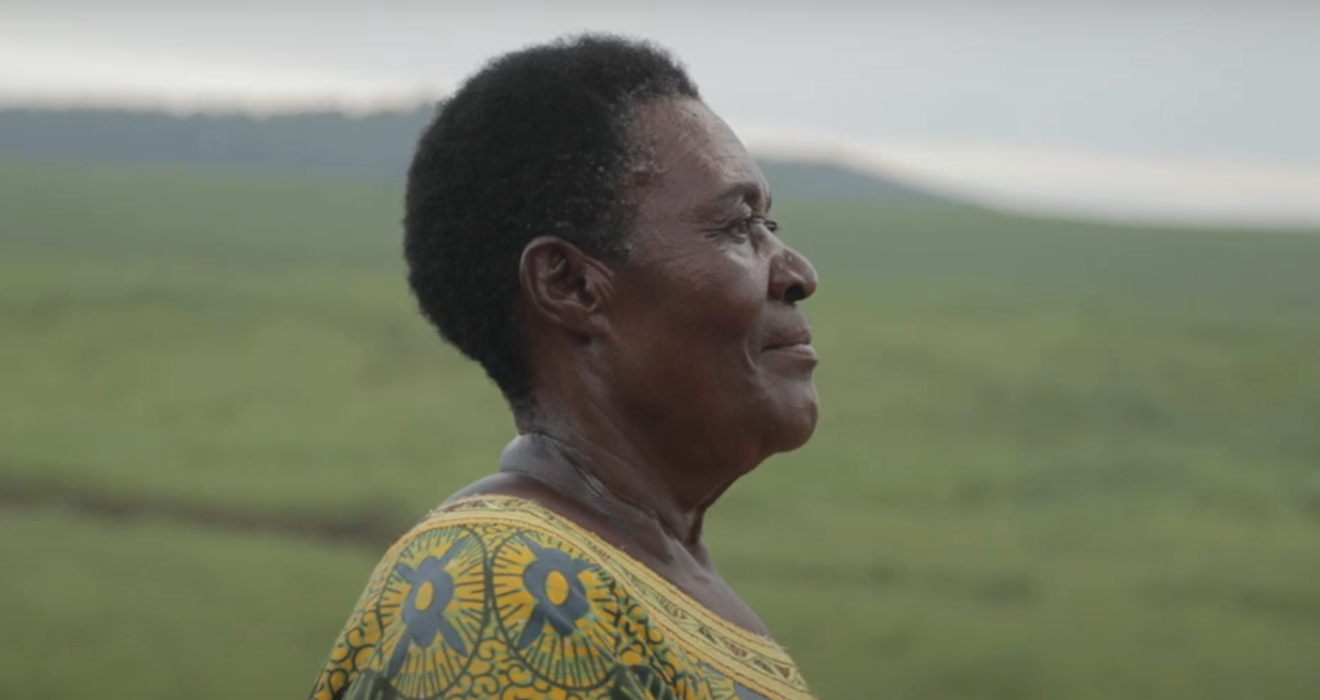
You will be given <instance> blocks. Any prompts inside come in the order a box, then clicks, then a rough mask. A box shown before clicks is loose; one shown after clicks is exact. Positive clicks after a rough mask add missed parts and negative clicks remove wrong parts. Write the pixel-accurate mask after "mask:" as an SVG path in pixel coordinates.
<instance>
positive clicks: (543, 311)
mask: <svg viewBox="0 0 1320 700" xmlns="http://www.w3.org/2000/svg"><path fill="white" fill-rule="evenodd" d="M612 274H613V273H612V271H611V270H610V268H609V267H608V266H607V265H606V264H605V263H603V262H601V261H600V260H598V259H596V258H595V257H593V256H591V255H588V254H587V253H585V252H583V251H582V250H581V249H580V248H578V247H577V246H575V245H573V244H572V243H569V242H568V241H565V240H564V239H562V238H558V237H556V236H541V237H539V238H536V239H534V240H533V241H532V242H530V243H528V244H527V247H526V248H523V254H522V259H521V260H520V261H519V266H518V277H519V283H520V285H521V287H522V294H523V295H524V297H525V299H526V300H527V301H528V302H530V307H531V308H532V310H533V312H534V313H536V314H537V315H538V316H540V317H541V318H543V319H544V320H546V321H549V322H550V323H553V324H554V325H557V326H562V327H564V328H565V329H567V330H570V331H573V332H576V333H579V334H582V335H599V334H601V333H603V332H604V331H605V330H606V329H607V328H608V321H607V318H606V316H605V313H604V312H605V309H606V307H607V305H608V299H609V295H610V278H611V276H612Z"/></svg>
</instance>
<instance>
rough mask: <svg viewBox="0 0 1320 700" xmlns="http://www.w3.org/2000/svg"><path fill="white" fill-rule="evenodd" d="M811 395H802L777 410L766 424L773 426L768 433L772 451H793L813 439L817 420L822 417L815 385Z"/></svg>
mask: <svg viewBox="0 0 1320 700" xmlns="http://www.w3.org/2000/svg"><path fill="white" fill-rule="evenodd" d="M808 393H809V396H802V397H800V398H799V400H796V401H792V402H790V403H789V404H788V405H785V406H783V407H782V408H781V409H780V410H779V411H776V414H777V415H776V416H775V418H774V420H770V421H767V422H766V424H768V425H770V426H773V429H772V430H771V431H770V433H769V435H768V442H769V447H770V451H771V453H779V452H792V451H793V450H796V449H798V448H799V447H802V446H803V445H805V444H807V442H808V441H810V440H811V436H812V435H813V434H815V432H816V421H817V419H818V418H819V417H820V402H819V400H818V399H817V398H816V390H815V388H814V387H813V388H812V389H811V391H810V392H808Z"/></svg>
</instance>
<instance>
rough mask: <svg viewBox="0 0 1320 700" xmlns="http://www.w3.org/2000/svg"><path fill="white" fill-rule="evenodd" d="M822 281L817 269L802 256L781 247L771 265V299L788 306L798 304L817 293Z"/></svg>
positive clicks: (790, 249) (785, 247)
mask: <svg viewBox="0 0 1320 700" xmlns="http://www.w3.org/2000/svg"><path fill="white" fill-rule="evenodd" d="M819 283H820V279H819V278H818V277H817V276H816V268H815V267H813V266H812V264H811V261H810V260H807V259H806V257H804V256H803V255H802V254H800V253H798V252H797V251H795V250H793V249H792V248H789V247H788V246H780V249H779V251H778V252H777V253H776V254H775V257H774V260H773V261H771V264H770V297H771V298H772V299H775V300H777V301H782V302H784V303H786V304H796V303H797V302H799V301H802V300H803V299H806V298H808V297H810V296H811V295H812V294H815V293H816V286H817V285H818V284H819Z"/></svg>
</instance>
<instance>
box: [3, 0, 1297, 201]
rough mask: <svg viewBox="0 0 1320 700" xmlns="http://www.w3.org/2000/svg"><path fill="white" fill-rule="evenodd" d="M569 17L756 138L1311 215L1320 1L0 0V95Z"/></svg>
mask: <svg viewBox="0 0 1320 700" xmlns="http://www.w3.org/2000/svg"><path fill="white" fill-rule="evenodd" d="M587 29H596V30H609V31H617V32H623V33H627V34H631V35H637V36H643V37H647V38H651V39H654V40H656V41H658V42H659V43H661V44H663V45H665V46H667V47H669V48H671V49H673V50H674V52H675V53H676V54H677V55H678V56H679V57H680V58H681V59H682V60H683V61H684V62H685V63H686V64H687V65H688V66H689V68H690V69H691V71H692V73H693V76H694V77H695V78H696V80H697V82H698V84H699V85H700V87H701V89H702V91H703V93H704V94H705V96H706V98H707V101H708V102H709V103H710V104H711V105H712V107H714V108H715V110H716V111H718V112H719V113H721V114H723V115H724V116H725V117H726V118H727V119H728V120H729V121H730V122H731V123H732V124H733V125H734V127H735V129H737V130H738V131H739V132H740V133H742V134H743V135H744V137H745V139H746V140H747V141H748V142H749V143H751V144H752V145H753V146H755V147H760V148H761V149H762V150H769V149H771V148H776V149H778V150H784V151H786V150H792V149H797V150H801V151H808V152H822V151H828V152H830V153H832V154H835V155H838V156H840V157H844V158H847V159H849V160H851V161H853V162H856V163H859V164H862V165H865V166H873V167H887V168H890V169H894V170H897V171H901V172H904V173H907V174H909V175H912V176H914V177H918V178H921V179H925V180H927V181H929V182H934V183H937V184H939V185H941V186H945V187H949V188H954V189H958V190H960V191H966V192H971V193H974V194H976V195H977V196H981V197H985V198H990V199H995V200H999V201H1004V202H1009V203H1016V204H1025V205H1030V206H1035V207H1040V208H1047V209H1076V210H1085V211H1092V212H1103V213H1107V214H1113V215H1119V216H1183V217H1192V218H1239V219H1271V220H1288V219H1295V220H1311V221H1320V0H1291V1H1290V0H1255V1H1254V2H1253V1H1251V0H1236V1H1233V2H1228V1H1220V2H1215V1H1214V0H1202V1H1201V2H1174V1H1172V0H1109V1H1107V2H1099V1H1097V2H1068V1H1067V0H1054V1H1052V2H1046V1H1042V0H1035V1H1031V2H1027V1H1022V0H1018V1H1013V0H993V1H989V0H980V1H979V2H970V1H969V2H955V1H954V0H924V1H917V0H911V1H898V0H890V1H889V2H884V1H880V2H871V3H865V2H846V1H844V0H808V1H800V2H799V1H794V2H784V1H778V2H776V1H775V0H763V1H762V2H744V1H739V0H706V1H705V2H688V1H682V0H651V1H650V2H630V1H627V0H613V1H610V2H607V1H603V0H597V1H592V2H587V1H584V0H553V1H549V0H548V1H545V2H532V1H528V0H523V1H521V2H513V1H509V0H505V1H496V0H484V1H473V0H453V1H450V2H445V1H444V0H432V1H431V2H410V1H408V0H376V1H375V2H358V3H351V2H336V1H335V0H321V1H320V2H295V1H289V0H285V1H281V0H267V1H266V2H251V1H250V0H216V1H209V0H195V1H193V2H187V1H186V0H175V1H174V2H160V1H148V0H120V1H118V2H111V1H100V0H90V1H89V0H82V1H80V2H77V1H73V0H63V1H61V0H42V1H40V2H35V1H31V0H4V2H3V3H0V99H3V100H5V101H8V102H11V103H13V102H31V101H57V102H69V101H75V100H79V99H81V100H94V101H102V102H104V101H137V102H143V101H149V102H151V103H153V104H168V105H172V106H175V107H188V106H196V105H200V104H209V105H214V104H220V103H226V104H229V103H243V104H245V105H247V106H249V107H252V108H272V107H275V106H279V105H288V104H289V103H297V102H304V103H306V102H314V101H318V100H326V99H329V98H332V97H333V98H335V99H336V100H338V101H339V102H340V103H341V104H347V105H352V104H358V103H361V102H363V101H369V100H371V99H382V98H391V97H393V98H397V97H400V96H404V95H408V94H419V93H424V92H430V93H436V92H440V91H443V90H444V89H445V88H447V87H449V86H452V85H454V84H456V83H458V82H459V81H461V80H462V78H463V77H464V76H465V75H467V74H468V73H470V72H471V71H472V70H474V69H475V68H477V67H478V66H479V65H480V64H481V62H482V61H483V60H484V59H486V58H489V57H490V56H492V55H494V54H497V53H499V52H502V51H505V50H509V49H512V48H517V47H519V46H522V45H525V44H527V43H530V42H536V41H541V40H545V39H548V38H551V37H554V36H556V35H558V34H561V33H564V32H571V31H580V30H587ZM772 184H773V183H772Z"/></svg>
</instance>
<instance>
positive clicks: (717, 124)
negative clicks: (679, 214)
mask: <svg viewBox="0 0 1320 700" xmlns="http://www.w3.org/2000/svg"><path fill="white" fill-rule="evenodd" d="M637 128H638V130H639V132H640V133H639V134H638V136H639V137H640V138H642V139H644V140H645V143H646V145H647V147H648V150H650V156H651V158H650V160H651V161H652V162H651V163H650V165H651V167H652V168H654V169H655V170H657V171H658V173H657V174H658V178H656V179H655V181H654V182H653V184H652V186H650V187H646V188H645V189H646V192H644V193H642V197H641V200H642V201H641V202H640V204H641V206H642V208H643V209H648V208H651V207H653V206H655V207H663V208H664V209H666V210H669V211H671V212H673V211H674V209H675V208H680V209H682V210H692V209H695V208H699V207H702V206H710V205H712V204H714V203H716V202H715V200H719V199H726V198H728V197H729V195H730V193H735V194H736V197H734V199H735V200H736V199H745V200H752V201H751V203H752V204H756V205H765V204H766V203H767V202H768V200H769V188H768V186H767V184H766V181H765V177H764V176H763V175H762V174H761V169H760V168H759V167H758V166H757V165H756V161H754V160H753V159H752V157H751V154H749V153H748V152H747V149H746V147H744V146H743V144H742V141H740V140H739V139H738V137H737V136H736V135H735V134H734V133H733V130H732V129H730V128H729V125H728V124H726V123H725V122H724V120H723V119H720V118H719V116H717V115H716V114H715V113H714V112H712V111H711V110H710V108H708V107H707V106H706V105H705V104H703V103H701V102H699V101H697V100H692V99H677V100H661V101H657V102H653V103H650V104H648V105H645V106H643V107H642V108H641V109H640V110H639V113H638V121H637Z"/></svg>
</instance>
